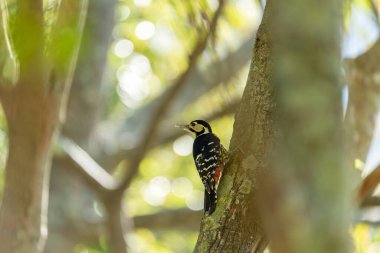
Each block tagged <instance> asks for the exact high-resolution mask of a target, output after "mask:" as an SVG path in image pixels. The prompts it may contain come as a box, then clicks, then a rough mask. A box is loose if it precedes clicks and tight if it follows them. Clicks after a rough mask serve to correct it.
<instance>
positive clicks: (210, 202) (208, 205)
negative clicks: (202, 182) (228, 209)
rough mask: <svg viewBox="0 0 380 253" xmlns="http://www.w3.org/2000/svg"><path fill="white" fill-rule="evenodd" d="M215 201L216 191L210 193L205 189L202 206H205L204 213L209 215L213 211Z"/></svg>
mask: <svg viewBox="0 0 380 253" xmlns="http://www.w3.org/2000/svg"><path fill="white" fill-rule="evenodd" d="M216 202H217V196H216V192H215V191H211V192H210V193H208V192H207V191H206V190H205V199H204V208H205V212H206V213H208V214H209V215H210V214H212V213H213V212H214V211H215V208H216Z"/></svg>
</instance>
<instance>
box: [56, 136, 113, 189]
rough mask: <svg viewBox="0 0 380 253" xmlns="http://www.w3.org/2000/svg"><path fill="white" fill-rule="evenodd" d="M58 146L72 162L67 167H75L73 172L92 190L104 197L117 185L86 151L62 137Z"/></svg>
mask: <svg viewBox="0 0 380 253" xmlns="http://www.w3.org/2000/svg"><path fill="white" fill-rule="evenodd" d="M60 144H61V147H62V149H63V150H64V151H65V153H66V154H67V155H68V158H70V160H71V161H72V162H73V163H72V165H71V166H67V167H69V168H72V167H75V171H78V172H79V173H80V174H81V175H82V177H83V178H84V179H85V180H86V181H87V182H89V183H90V185H91V186H92V188H93V189H94V190H96V191H97V192H98V193H100V194H101V195H104V194H105V192H106V191H111V190H113V189H115V187H116V185H117V183H116V181H115V180H114V178H113V177H112V175H110V174H108V172H107V171H106V170H104V169H103V168H102V167H101V166H100V165H98V164H97V163H96V161H94V160H93V159H92V157H91V156H90V155H88V154H87V152H86V151H84V150H83V149H81V148H80V147H79V146H78V145H76V144H75V143H74V142H73V141H71V140H69V139H67V138H64V137H61V140H60ZM73 169H74V168H73Z"/></svg>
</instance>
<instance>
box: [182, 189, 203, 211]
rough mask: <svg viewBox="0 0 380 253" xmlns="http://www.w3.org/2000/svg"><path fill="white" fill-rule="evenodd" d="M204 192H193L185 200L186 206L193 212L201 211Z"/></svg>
mask: <svg viewBox="0 0 380 253" xmlns="http://www.w3.org/2000/svg"><path fill="white" fill-rule="evenodd" d="M203 198H204V192H203V191H199V190H195V191H193V192H192V193H191V194H190V195H189V196H188V197H187V198H186V205H187V207H188V208H190V209H191V210H194V211H198V210H202V209H203Z"/></svg>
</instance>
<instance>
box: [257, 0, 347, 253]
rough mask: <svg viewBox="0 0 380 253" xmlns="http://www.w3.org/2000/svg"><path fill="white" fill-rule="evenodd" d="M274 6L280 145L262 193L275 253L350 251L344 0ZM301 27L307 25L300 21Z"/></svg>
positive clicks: (297, 0)
mask: <svg viewBox="0 0 380 253" xmlns="http://www.w3.org/2000/svg"><path fill="white" fill-rule="evenodd" d="M272 2H273V5H272V6H271V7H270V9H271V10H272V11H273V12H272V13H273V15H272V19H271V20H273V21H272V22H271V24H272V25H271V30H272V31H273V32H272V34H273V41H274V42H275V43H274V52H275V54H274V55H275V56H274V58H273V59H274V62H273V63H274V66H273V85H274V90H275V94H276V96H275V97H276V105H277V119H278V120H276V125H277V127H278V131H279V141H278V143H277V145H276V148H275V153H276V154H275V156H274V159H273V162H272V163H271V166H270V168H271V169H270V171H268V173H267V175H266V181H265V187H264V188H263V190H262V199H261V200H262V203H263V209H262V210H263V212H262V214H263V221H264V226H265V231H266V232H267V235H268V238H269V239H270V242H271V251H272V252H273V253H301V252H302V253H304V252H309V253H320V252H334V253H347V252H350V251H351V249H350V247H349V246H350V245H349V222H350V218H351V217H350V214H351V210H352V208H351V206H350V186H349V179H350V177H349V174H350V171H351V169H350V167H348V166H345V165H346V164H345V163H344V162H343V161H344V159H343V139H344V130H343V123H342V122H343V113H342V103H341V97H342V87H341V85H340V84H341V81H340V80H341V76H340V74H341V63H340V46H339V45H340V42H341V41H340V33H341V30H342V26H341V25H342V24H341V22H342V20H343V18H342V4H341V1H330V0H323V1H318V2H316V1H305V0H292V1H286V2H285V1H276V2H275V3H274V1H269V5H271V3H272ZM301 20H302V21H301Z"/></svg>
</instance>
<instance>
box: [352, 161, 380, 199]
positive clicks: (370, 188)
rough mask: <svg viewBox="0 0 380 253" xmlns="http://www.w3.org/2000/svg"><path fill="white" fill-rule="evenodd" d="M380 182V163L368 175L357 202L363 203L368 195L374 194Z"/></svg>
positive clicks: (363, 182) (362, 184)
mask: <svg viewBox="0 0 380 253" xmlns="http://www.w3.org/2000/svg"><path fill="white" fill-rule="evenodd" d="M379 183H380V165H378V166H377V167H376V169H374V170H373V171H372V172H371V173H370V174H369V175H368V176H366V177H365V178H364V179H363V181H362V183H361V185H360V187H359V190H358V195H357V202H358V204H359V205H361V206H362V205H363V204H364V203H365V201H366V200H367V198H368V197H370V196H371V195H372V193H373V192H374V191H375V189H376V187H377V186H378V185H379Z"/></svg>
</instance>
